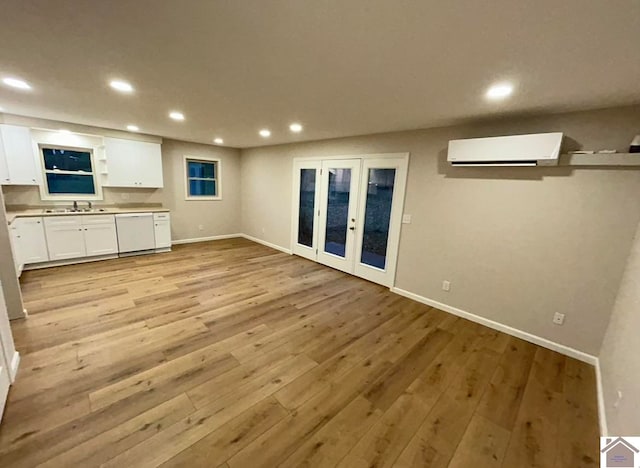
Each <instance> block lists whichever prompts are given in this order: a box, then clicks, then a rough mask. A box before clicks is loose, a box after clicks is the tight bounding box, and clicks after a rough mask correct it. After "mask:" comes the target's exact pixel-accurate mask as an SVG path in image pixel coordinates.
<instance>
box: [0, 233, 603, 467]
mask: <svg viewBox="0 0 640 468" xmlns="http://www.w3.org/2000/svg"><path fill="white" fill-rule="evenodd" d="M22 286H23V291H24V300H25V306H26V307H27V308H28V310H29V312H30V318H29V319H28V320H24V321H17V322H13V323H12V328H13V332H14V335H15V341H16V346H17V348H18V350H19V351H20V352H21V354H22V364H21V367H20V371H19V375H18V379H17V382H16V384H15V385H14V386H13V388H12V389H11V392H10V395H9V402H8V406H7V409H6V413H5V417H4V420H3V422H2V424H1V425H0V466H2V467H32V466H47V467H93V466H95V467H98V466H103V467H123V466H124V467H157V466H162V467H165V468H168V467H180V466H182V467H221V468H242V467H275V466H283V467H301V466H305V467H312V466H314V467H315V466H317V467H333V466H339V467H342V468H360V467H362V468H365V467H414V466H415V467H452V468H453V467H455V468H460V467H491V468H493V467H495V468H498V467H505V468H506V467H510V468H511V467H538V468H544V467H549V468H562V467H572V468H574V467H595V466H598V461H597V460H598V443H599V442H598V435H599V434H598V419H597V409H596V396H595V377H594V370H593V368H592V367H591V366H588V365H586V364H584V363H581V362H578V361H576V360H574V359H570V358H567V357H564V356H562V355H559V354H557V353H554V352H552V351H549V350H547V349H543V348H540V347H538V346H535V345H533V344H530V343H527V342H525V341H522V340H519V339H517V338H513V337H510V336H507V335H504V334H502V333H499V332H496V331H494V330H491V329H488V328H485V327H482V326H480V325H477V324H475V323H472V322H469V321H466V320H463V319H460V318H457V317H454V316H451V315H449V314H446V313H444V312H441V311H439V310H435V309H432V308H430V307H427V306H425V305H422V304H419V303H416V302H413V301H411V300H409V299H406V298H404V297H401V296H398V295H395V294H393V293H391V292H390V291H389V290H388V289H385V288H383V287H381V286H378V285H375V284H372V283H369V282H366V281H363V280H360V279H358V278H355V277H352V276H349V275H346V274H343V273H340V272H338V271H335V270H332V269H330V268H326V267H324V266H322V265H318V264H315V263H313V262H310V261H307V260H304V259H301V258H298V257H292V256H289V255H286V254H283V253H280V252H277V251H274V250H271V249H269V248H266V247H264V246H261V245H258V244H255V243H252V242H250V241H247V240H244V239H230V240H224V241H215V242H208V243H200V244H191V245H186V246H178V247H175V248H174V250H173V251H172V252H170V253H165V254H157V255H151V256H139V257H129V258H122V259H117V260H108V261H103V262H96V263H90V264H83V265H73V266H66V267H59V268H53V269H47V270H39V271H29V272H26V273H24V275H23V279H22Z"/></svg>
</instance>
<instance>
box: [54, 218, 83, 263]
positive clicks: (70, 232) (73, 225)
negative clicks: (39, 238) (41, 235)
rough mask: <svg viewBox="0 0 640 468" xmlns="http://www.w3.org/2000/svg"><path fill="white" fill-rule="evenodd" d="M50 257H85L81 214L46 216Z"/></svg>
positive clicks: (60, 258) (55, 258)
mask: <svg viewBox="0 0 640 468" xmlns="http://www.w3.org/2000/svg"><path fill="white" fill-rule="evenodd" d="M44 227H45V232H46V235H47V247H48V248H49V259H50V260H52V261H55V260H65V259H68V258H78V257H85V256H86V250H85V245H84V231H83V228H82V223H81V221H80V216H52V217H50V218H44Z"/></svg>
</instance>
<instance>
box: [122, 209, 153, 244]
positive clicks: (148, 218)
mask: <svg viewBox="0 0 640 468" xmlns="http://www.w3.org/2000/svg"><path fill="white" fill-rule="evenodd" d="M116 229H117V230H118V252H119V253H121V254H134V253H147V252H144V251H145V250H146V251H151V252H153V251H154V249H155V248H156V238H155V232H154V225H153V213H123V214H117V215H116Z"/></svg>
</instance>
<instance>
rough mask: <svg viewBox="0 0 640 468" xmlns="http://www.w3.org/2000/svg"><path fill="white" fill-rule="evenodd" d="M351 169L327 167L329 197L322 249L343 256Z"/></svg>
mask: <svg viewBox="0 0 640 468" xmlns="http://www.w3.org/2000/svg"><path fill="white" fill-rule="evenodd" d="M350 188H351V169H329V198H328V200H327V230H326V232H325V243H324V251H325V252H328V253H332V254H334V255H338V256H340V257H344V256H345V249H346V246H347V222H348V221H349V219H348V218H349V190H350Z"/></svg>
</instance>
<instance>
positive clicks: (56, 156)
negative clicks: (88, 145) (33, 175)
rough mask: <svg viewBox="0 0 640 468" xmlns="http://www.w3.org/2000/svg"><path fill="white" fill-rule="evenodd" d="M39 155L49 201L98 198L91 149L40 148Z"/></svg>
mask: <svg viewBox="0 0 640 468" xmlns="http://www.w3.org/2000/svg"><path fill="white" fill-rule="evenodd" d="M40 152H41V155H42V167H43V170H44V188H45V190H46V196H47V198H49V199H52V198H53V199H55V198H61V199H64V198H69V197H75V198H80V199H82V198H90V199H94V198H95V197H96V195H97V187H96V185H97V184H96V178H95V174H94V171H93V152H92V150H91V149H85V148H63V147H52V146H41V147H40Z"/></svg>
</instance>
